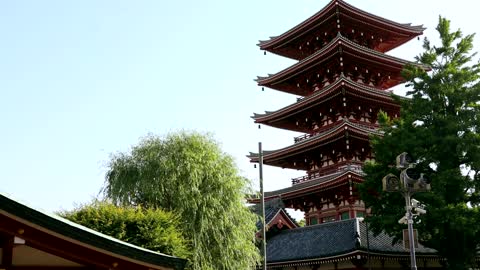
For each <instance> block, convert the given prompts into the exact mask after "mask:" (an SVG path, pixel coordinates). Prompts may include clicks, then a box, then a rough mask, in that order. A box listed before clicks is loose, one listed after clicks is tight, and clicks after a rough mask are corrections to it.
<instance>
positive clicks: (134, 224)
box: [60, 201, 190, 258]
mask: <svg viewBox="0 0 480 270" xmlns="http://www.w3.org/2000/svg"><path fill="white" fill-rule="evenodd" d="M60 215H61V216H63V217H64V218H66V219H68V220H71V221H73V222H75V223H78V224H80V225H83V226H85V227H88V228H90V229H93V230H95V231H98V232H101V233H103V234H106V235H109V236H111V237H114V238H117V239H119V240H122V241H125V242H127V243H130V244H133V245H136V246H140V247H144V248H146V249H150V250H153V251H157V252H161V253H165V254H169V255H174V256H177V257H181V258H188V257H189V256H190V251H189V248H190V247H189V245H188V241H187V240H186V237H185V236H184V235H183V233H182V232H181V229H180V221H179V219H178V217H177V216H176V215H175V214H173V213H170V212H166V211H163V210H160V209H143V208H140V207H117V206H115V205H113V204H111V203H107V202H101V201H94V202H93V203H91V204H89V205H84V206H81V207H79V208H77V209H75V210H73V211H67V212H62V213H60Z"/></svg>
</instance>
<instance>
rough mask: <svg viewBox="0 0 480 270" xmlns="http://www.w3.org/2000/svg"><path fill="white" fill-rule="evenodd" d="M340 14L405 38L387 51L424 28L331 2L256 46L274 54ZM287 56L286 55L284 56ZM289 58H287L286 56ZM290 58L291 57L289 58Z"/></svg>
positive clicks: (339, 2) (341, 2) (421, 31)
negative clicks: (278, 49) (337, 13)
mask: <svg viewBox="0 0 480 270" xmlns="http://www.w3.org/2000/svg"><path fill="white" fill-rule="evenodd" d="M337 10H338V12H339V13H342V14H348V16H352V17H355V18H357V21H362V22H365V24H367V25H370V26H375V27H376V28H379V29H388V30H389V31H390V32H391V33H395V34H399V35H403V36H406V38H403V40H402V41H401V42H398V44H392V45H390V46H389V48H388V49H392V48H395V47H396V46H398V45H400V44H403V43H404V42H406V41H408V40H410V39H412V38H413V37H415V36H418V35H421V34H422V33H423V31H424V30H425V28H424V27H423V26H422V25H411V24H410V23H407V24H403V23H397V22H394V21H391V20H388V19H386V18H383V17H380V16H377V15H374V14H371V13H368V12H366V11H363V10H361V9H358V8H356V7H354V6H352V5H350V4H348V3H346V2H344V1H342V0H332V1H330V3H329V4H328V5H326V6H325V7H324V8H323V9H321V10H320V11H319V12H317V13H315V14H314V15H313V16H311V17H310V18H308V19H306V20H305V21H303V22H301V23H300V24H298V25H296V26H295V27H293V28H291V29H290V30H288V31H286V32H284V33H283V34H281V35H278V36H273V37H270V39H268V40H261V41H260V42H259V44H258V46H259V47H260V49H262V50H269V51H273V52H275V50H276V49H277V48H279V47H282V46H285V45H286V44H287V43H289V42H292V41H293V40H295V39H297V38H299V37H301V36H303V35H305V33H308V32H309V31H311V30H313V29H314V28H315V27H318V26H319V25H321V24H322V23H324V22H325V21H326V20H327V19H328V18H329V17H331V16H333V15H334V14H335V13H336V12H337ZM286 56H287V55H286ZM287 57H289V56H287ZM290 57H291V56H290Z"/></svg>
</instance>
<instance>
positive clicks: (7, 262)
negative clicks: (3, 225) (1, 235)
mask: <svg viewBox="0 0 480 270" xmlns="http://www.w3.org/2000/svg"><path fill="white" fill-rule="evenodd" d="M12 260H13V236H7V238H5V239H4V242H3V245H2V265H3V266H5V267H2V268H7V269H11V268H10V266H11V265H12Z"/></svg>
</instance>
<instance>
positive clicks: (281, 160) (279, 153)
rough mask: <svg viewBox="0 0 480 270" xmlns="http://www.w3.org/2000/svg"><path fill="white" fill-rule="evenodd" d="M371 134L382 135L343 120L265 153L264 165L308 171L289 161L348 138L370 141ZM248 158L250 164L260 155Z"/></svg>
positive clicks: (358, 124)
mask: <svg viewBox="0 0 480 270" xmlns="http://www.w3.org/2000/svg"><path fill="white" fill-rule="evenodd" d="M371 134H378V135H381V133H380V131H378V130H377V129H376V128H372V127H371V126H367V125H363V124H360V123H353V122H351V121H349V120H348V119H345V118H343V119H342V120H341V121H338V122H337V124H336V125H335V126H333V127H331V128H329V129H327V130H324V131H323V132H320V133H317V134H313V135H312V136H310V137H308V138H305V139H303V140H301V141H299V142H297V143H295V144H292V145H290V146H287V147H284V148H281V149H278V150H273V151H263V163H264V164H266V165H271V166H277V167H282V168H290V169H301V170H307V168H306V167H305V166H303V167H302V166H301V164H298V165H296V164H295V163H293V162H289V161H288V159H291V158H295V159H299V160H301V159H302V158H301V157H303V156H305V155H306V154H308V153H313V152H315V151H317V150H318V149H319V148H322V147H325V146H326V145H328V144H332V143H335V142H336V141H338V140H340V139H342V138H345V137H346V136H348V137H349V138H350V139H355V140H362V141H368V140H369V136H370V135H371ZM248 157H249V158H250V162H258V161H259V156H258V153H252V152H250V155H249V156H248ZM292 163H293V164H292Z"/></svg>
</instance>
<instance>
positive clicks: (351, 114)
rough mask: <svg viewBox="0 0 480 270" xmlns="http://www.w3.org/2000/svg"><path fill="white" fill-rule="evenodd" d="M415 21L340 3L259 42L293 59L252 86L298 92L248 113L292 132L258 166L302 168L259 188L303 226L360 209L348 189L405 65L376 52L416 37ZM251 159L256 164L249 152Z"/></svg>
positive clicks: (392, 108) (394, 108)
mask: <svg viewBox="0 0 480 270" xmlns="http://www.w3.org/2000/svg"><path fill="white" fill-rule="evenodd" d="M423 30H424V28H423V27H422V26H412V25H410V24H399V23H396V22H393V21H390V20H387V19H384V18H381V17H378V16H375V15H372V14H370V13H367V12H365V11H362V10H359V9H357V8H355V7H353V6H351V5H349V4H347V3H345V2H344V1H342V0H333V1H331V2H330V3H329V4H328V5H327V6H326V7H324V8H323V9H322V10H321V11H319V12H318V13H316V14H315V15H313V16H312V17H310V18H309V19H307V20H305V21H304V22H302V23H300V24H299V25H297V26H295V27H294V28H292V29H290V30H288V31H287V32H285V33H283V34H281V35H279V36H277V37H273V38H271V39H270V40H267V41H261V42H260V44H259V46H260V49H262V50H265V51H268V52H271V53H274V54H278V55H281V56H285V57H288V58H292V59H295V60H298V62H297V63H295V64H294V65H292V66H290V67H288V68H286V69H284V70H282V71H280V72H278V73H276V74H273V75H269V76H268V77H259V78H258V79H257V82H258V85H259V86H262V87H268V88H271V89H275V90H278V91H283V92H287V93H291V94H294V95H298V96H300V97H299V98H298V99H297V102H295V103H294V104H291V105H289V106H287V107H284V108H281V109H279V110H277V111H273V112H266V113H265V114H254V116H253V119H254V120H255V123H259V124H265V125H269V126H272V127H277V128H281V129H287V130H292V131H298V132H302V133H304V135H302V136H299V137H296V138H294V142H293V144H292V145H290V146H287V147H285V148H282V149H278V150H274V151H265V152H264V158H263V160H264V163H265V164H267V165H271V166H277V167H281V168H290V169H297V170H304V171H306V175H305V176H302V177H299V178H295V179H293V180H292V186H291V187H288V188H284V189H280V190H276V191H272V192H266V193H265V199H266V200H271V199H273V198H280V199H281V200H282V201H283V203H284V204H285V206H286V207H287V208H293V209H299V210H302V211H304V212H305V220H306V223H307V225H314V224H317V223H324V222H330V221H336V220H343V219H351V218H355V217H360V216H363V215H364V214H365V207H364V204H363V203H362V201H361V200H360V198H359V197H358V194H357V192H356V189H355V184H356V183H359V182H362V172H361V167H362V164H363V163H364V162H365V161H368V160H370V159H372V158H374V157H373V155H372V152H371V148H370V144H369V137H370V135H371V134H376V133H377V128H378V122H377V114H378V112H379V111H383V112H386V113H387V114H388V115H389V116H390V117H397V116H398V115H399V111H400V107H399V105H398V104H396V103H395V102H394V100H393V99H392V97H391V95H392V94H391V91H390V90H389V89H390V88H391V87H393V86H395V85H397V84H399V83H401V82H402V81H403V79H402V77H401V70H402V68H403V67H404V66H405V65H406V64H408V63H409V62H407V61H405V60H402V59H399V58H396V57H392V56H389V55H386V54H384V53H385V52H387V51H389V50H391V49H393V48H396V47H398V46H400V45H401V44H403V43H405V42H407V41H409V40H411V39H413V38H415V37H416V36H418V35H421V34H422V32H423ZM249 157H250V160H251V162H258V154H254V153H252V154H251V155H250V156H249Z"/></svg>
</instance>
